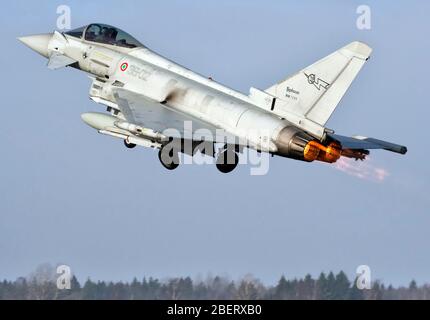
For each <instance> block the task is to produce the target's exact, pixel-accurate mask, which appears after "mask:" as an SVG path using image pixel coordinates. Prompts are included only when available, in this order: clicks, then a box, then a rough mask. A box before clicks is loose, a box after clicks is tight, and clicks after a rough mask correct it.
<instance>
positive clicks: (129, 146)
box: [124, 140, 136, 149]
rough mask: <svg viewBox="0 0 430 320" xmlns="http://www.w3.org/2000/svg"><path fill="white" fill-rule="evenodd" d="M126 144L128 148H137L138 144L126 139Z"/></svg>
mask: <svg viewBox="0 0 430 320" xmlns="http://www.w3.org/2000/svg"><path fill="white" fill-rule="evenodd" d="M124 145H125V146H126V148H128V149H134V148H136V145H135V144H134V143H128V142H127V140H124Z"/></svg>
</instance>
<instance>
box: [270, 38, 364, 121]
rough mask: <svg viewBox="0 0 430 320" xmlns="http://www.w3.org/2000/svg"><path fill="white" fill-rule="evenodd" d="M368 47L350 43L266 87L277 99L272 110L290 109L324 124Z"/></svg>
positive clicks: (360, 64)
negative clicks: (277, 101)
mask: <svg viewBox="0 0 430 320" xmlns="http://www.w3.org/2000/svg"><path fill="white" fill-rule="evenodd" d="M371 52H372V49H371V48H370V47H369V46H367V45H366V44H364V43H362V42H358V41H356V42H352V43H350V44H348V45H347V46H345V47H343V48H341V49H339V50H338V51H336V52H334V53H332V54H330V55H329V56H327V57H325V58H323V59H321V60H319V61H318V62H316V63H314V64H312V65H311V66H309V67H307V68H305V69H303V70H301V71H300V72H298V73H296V74H295V75H293V76H291V77H290V78H288V79H286V80H284V81H282V82H279V83H277V84H275V85H274V86H272V87H270V88H269V89H267V90H266V92H267V93H269V94H271V95H273V96H275V97H277V98H279V99H280V100H281V101H279V103H277V105H276V107H275V110H273V112H275V113H279V114H282V112H283V111H284V112H285V111H287V112H294V113H296V114H299V115H303V116H305V117H306V118H308V119H309V120H312V121H314V122H316V123H318V124H320V125H323V126H324V125H325V124H326V123H327V121H328V119H329V118H330V116H331V114H332V113H333V111H334V110H335V109H336V107H337V105H338V104H339V102H340V100H341V99H342V97H343V96H344V94H345V92H346V91H347V90H348V88H349V86H350V85H351V83H352V81H353V80H354V78H355V77H356V76H357V74H358V72H359V71H360V70H361V68H362V67H363V65H364V63H365V62H366V61H367V59H368V58H369V56H370V53H371Z"/></svg>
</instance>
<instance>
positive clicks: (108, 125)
mask: <svg viewBox="0 0 430 320" xmlns="http://www.w3.org/2000/svg"><path fill="white" fill-rule="evenodd" d="M81 118H82V120H83V121H84V122H85V123H86V124H87V125H89V126H90V127H91V128H94V129H96V130H109V129H113V128H115V122H117V121H118V118H115V117H113V116H111V115H108V114H104V113H99V112H88V113H83V114H82V115H81Z"/></svg>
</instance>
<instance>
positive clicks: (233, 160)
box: [216, 150, 239, 173]
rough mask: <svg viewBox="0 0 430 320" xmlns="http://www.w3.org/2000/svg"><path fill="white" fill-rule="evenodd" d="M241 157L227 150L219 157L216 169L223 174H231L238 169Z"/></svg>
mask: <svg viewBox="0 0 430 320" xmlns="http://www.w3.org/2000/svg"><path fill="white" fill-rule="evenodd" d="M238 163H239V157H238V155H237V153H236V152H234V151H233V150H225V151H223V152H221V153H220V154H219V155H218V158H217V160H216V167H217V169H218V170H219V171H221V172H222V173H230V172H232V171H233V170H234V169H236V167H237V165H238Z"/></svg>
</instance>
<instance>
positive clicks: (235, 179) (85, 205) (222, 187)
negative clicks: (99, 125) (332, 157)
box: [0, 0, 430, 284]
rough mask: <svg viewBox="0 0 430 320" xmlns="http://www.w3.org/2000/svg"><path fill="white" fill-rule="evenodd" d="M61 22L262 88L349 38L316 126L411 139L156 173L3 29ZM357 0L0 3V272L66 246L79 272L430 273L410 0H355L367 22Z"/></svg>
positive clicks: (420, 51) (424, 7)
mask: <svg viewBox="0 0 430 320" xmlns="http://www.w3.org/2000/svg"><path fill="white" fill-rule="evenodd" d="M60 4H67V5H69V6H70V7H71V9H72V25H73V27H79V26H81V25H84V24H87V23H90V22H105V23H109V24H112V25H116V26H118V27H120V28H122V29H124V30H126V31H128V32H130V33H131V34H132V35H134V36H135V37H136V38H138V39H139V40H140V41H142V42H143V43H144V44H145V45H147V46H148V47H150V48H152V49H153V50H155V51H157V52H159V53H160V54H162V55H164V56H166V57H169V58H171V59H172V60H174V61H176V62H178V63H180V64H182V65H185V66H187V67H189V68H191V69H193V70H195V71H197V72H199V73H201V74H204V75H207V76H212V77H213V78H214V79H216V80H217V81H219V82H221V83H224V84H226V85H228V86H231V87H233V88H235V89H238V90H240V91H242V92H248V89H249V87H251V86H255V87H257V88H262V89H264V88H267V87H269V86H271V85H272V84H273V83H275V82H277V81H278V80H280V79H282V78H285V77H286V76H287V75H289V74H292V73H294V72H296V71H297V70H299V69H301V68H303V67H305V66H307V65H309V64H311V63H313V62H314V61H316V60H318V59H319V58H321V57H323V56H326V55H327V54H329V53H331V52H332V51H334V50H336V49H338V48H340V47H342V46H344V45H345V44H347V43H349V42H351V41H354V40H361V41H364V42H366V43H368V44H369V45H370V46H371V47H373V49H374V52H373V55H372V57H371V59H370V60H369V62H368V63H367V64H366V65H365V66H364V68H363V70H362V71H361V73H360V74H359V76H358V78H357V79H356V81H355V82H354V83H353V85H352V87H351V89H350V90H349V91H348V93H347V94H346V96H345V97H344V99H343V100H342V102H341V105H340V106H339V108H338V109H337V110H336V113H335V114H334V116H333V118H332V119H331V120H330V122H329V126H330V127H331V128H333V129H335V130H336V132H338V133H340V134H362V135H367V136H372V137H376V138H380V139H386V140H388V141H393V142H398V143H401V144H405V145H407V146H408V149H409V152H408V154H407V155H406V156H400V155H397V154H393V153H388V152H383V151H375V152H373V153H372V155H371V159H370V162H369V163H368V164H367V165H366V167H364V168H362V169H360V170H366V171H368V172H370V173H372V172H374V169H375V168H379V169H383V170H385V171H386V172H388V176H387V177H386V178H385V179H384V180H383V181H376V179H375V178H374V177H373V176H372V175H370V176H369V178H368V179H359V178H357V177H356V176H353V175H350V174H347V173H345V172H342V171H340V170H336V169H335V168H334V167H333V166H330V165H326V164H321V163H313V164H307V163H303V162H298V161H294V160H288V159H282V158H273V159H272V160H271V162H270V171H269V173H268V174H267V175H265V176H250V175H249V168H248V167H247V166H240V167H239V168H238V170H237V171H235V172H234V173H233V174H231V175H221V174H220V173H218V172H217V170H216V169H215V168H214V167H211V166H183V167H181V168H179V169H178V170H177V171H174V172H168V171H166V170H165V169H164V168H162V166H161V165H160V164H159V162H158V159H157V155H156V153H155V152H153V151H151V150H146V149H136V150H133V151H129V150H126V149H125V148H124V147H123V145H122V142H121V141H119V140H115V139H109V138H108V137H104V136H100V135H98V134H96V132H95V131H94V130H92V129H90V128H88V127H87V126H86V125H85V124H84V123H82V121H81V119H80V114H81V113H83V112H87V111H102V108H101V106H100V105H96V104H94V103H93V102H91V101H90V100H89V99H88V91H89V86H90V80H89V79H88V78H87V77H86V76H85V74H83V73H80V72H78V71H75V70H70V69H64V70H59V71H56V72H53V71H50V70H48V69H47V68H46V67H45V64H46V62H45V61H44V60H43V58H41V57H40V56H38V55H36V54H34V53H33V52H31V51H30V50H29V49H28V48H26V47H24V46H23V45H22V44H21V43H19V42H18V41H17V40H16V37H18V36H22V35H28V34H34V33H44V32H50V31H52V30H54V29H55V26H56V19H57V14H56V9H57V6H58V5H60ZM360 4H363V2H361V1H358V2H356V1H340V0H339V1H326V2H324V3H322V2H319V1H307V2H306V3H303V1H204V2H202V1H91V3H89V2H82V1H37V2H35V1H14V2H10V1H9V2H5V3H4V4H3V9H2V10H1V13H0V16H1V17H0V18H1V19H0V21H1V22H0V24H1V28H0V35H1V37H2V42H1V43H0V48H1V49H2V50H1V52H0V55H1V59H0V64H1V69H2V77H1V78H0V85H1V87H2V89H3V90H2V93H3V94H2V123H1V125H0V144H1V151H0V152H1V157H0V164H1V166H0V195H1V196H0V200H1V201H0V278H8V279H14V278H16V277H18V276H21V275H26V274H28V273H30V272H31V271H32V270H34V269H35V267H36V266H37V265H38V264H40V263H45V262H49V263H52V264H54V265H55V264H57V263H65V264H68V265H70V266H71V268H72V270H73V271H74V272H75V273H76V274H77V275H78V277H79V278H81V279H85V278H86V277H91V278H93V279H104V280H131V279H132V278H133V277H134V276H138V277H143V276H144V275H146V276H155V277H161V278H165V277H170V276H180V275H184V276H186V275H191V276H198V275H201V276H205V275H207V274H210V273H211V274H228V275H230V276H231V277H233V278H237V277H239V276H243V275H245V274H248V273H251V274H253V275H255V276H256V277H257V278H260V279H261V280H263V281H264V282H266V283H275V281H276V280H277V279H278V278H279V277H280V276H281V274H284V275H286V276H287V277H289V278H293V277H301V276H304V275H305V274H306V273H311V274H313V275H318V273H319V272H321V271H326V272H327V271H330V270H333V271H339V270H344V271H345V272H346V273H347V274H348V275H349V276H350V277H351V278H352V277H353V276H354V274H355V270H356V267H357V266H358V265H361V264H367V265H369V266H370V268H371V270H372V277H373V279H374V280H375V279H380V280H382V281H384V282H386V283H393V284H407V283H408V282H409V281H410V280H411V279H416V280H417V281H418V282H419V283H423V282H429V281H430V254H429V253H428V244H429V240H430V239H429V232H428V230H429V226H430V217H429V209H428V208H429V206H430V199H429V196H428V191H429V180H430V179H429V178H430V174H429V173H430V172H429V166H428V160H427V159H428V157H429V156H430V153H429V148H428V144H429V142H428V138H429V133H428V132H427V122H428V119H429V117H430V111H429V108H428V83H427V80H426V79H427V75H428V73H429V70H428V69H429V67H428V52H429V51H430V43H429V39H428V37H427V34H428V32H429V23H428V18H427V15H428V12H429V9H430V5H429V4H428V3H427V2H424V1H396V2H393V1H368V2H366V3H365V4H367V5H369V6H370V8H371V10H372V29H371V30H366V31H360V30H358V29H357V28H356V22H355V21H356V19H357V16H358V15H357V14H356V8H357V6H358V5H360Z"/></svg>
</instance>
